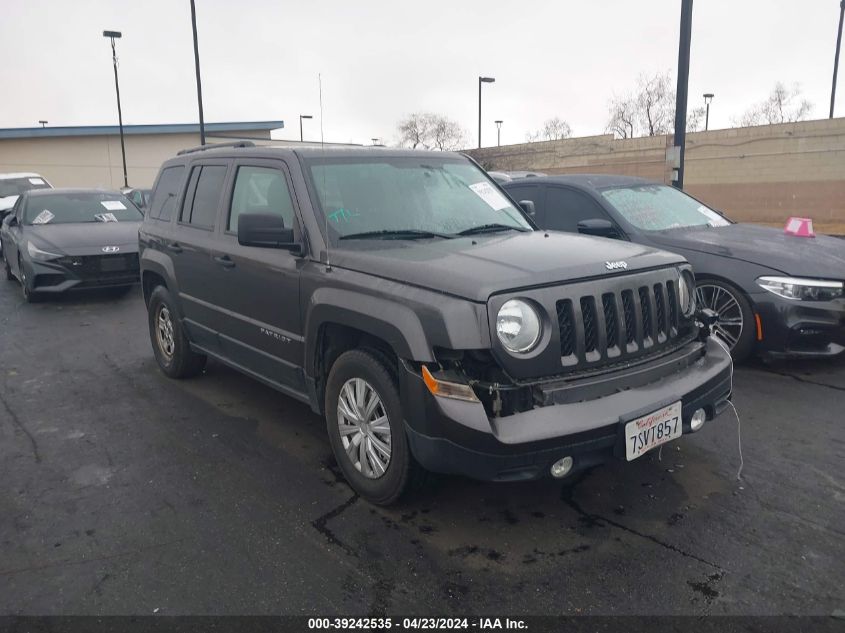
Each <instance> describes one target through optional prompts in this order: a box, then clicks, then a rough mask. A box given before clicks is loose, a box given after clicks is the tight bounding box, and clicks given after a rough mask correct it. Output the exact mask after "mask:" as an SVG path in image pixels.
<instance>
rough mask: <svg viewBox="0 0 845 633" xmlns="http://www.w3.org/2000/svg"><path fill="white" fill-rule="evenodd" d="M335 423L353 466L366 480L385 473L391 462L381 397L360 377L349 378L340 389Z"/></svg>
mask: <svg viewBox="0 0 845 633" xmlns="http://www.w3.org/2000/svg"><path fill="white" fill-rule="evenodd" d="M337 425H338V429H339V431H340V440H341V442H342V444H343V450H344V452H345V453H346V456H347V457H348V458H349V461H350V462H351V463H352V465H353V466H355V469H356V470H358V472H360V473H361V474H362V475H364V477H367V478H368V479H378V478H379V477H381V476H382V475H384V473H385V472H386V471H387V467H388V466H389V465H390V453H391V441H390V440H391V438H390V423H389V421H388V418H387V410H386V409H385V408H384V403H383V402H382V401H381V397H380V396H379V395H378V392H376V390H375V389H374V388H373V386H372V385H371V384H370V383H368V382H367V381H366V380H364V379H363V378H350V379H349V380H347V381H346V382H345V383H344V385H343V387H342V388H341V390H340V394H339V395H338V399H337Z"/></svg>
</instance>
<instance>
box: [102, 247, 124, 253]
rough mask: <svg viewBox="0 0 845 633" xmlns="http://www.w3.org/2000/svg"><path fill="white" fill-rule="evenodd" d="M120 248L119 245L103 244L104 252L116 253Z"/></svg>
mask: <svg viewBox="0 0 845 633" xmlns="http://www.w3.org/2000/svg"><path fill="white" fill-rule="evenodd" d="M119 250H120V246H103V252H104V253H116V252H117V251H119Z"/></svg>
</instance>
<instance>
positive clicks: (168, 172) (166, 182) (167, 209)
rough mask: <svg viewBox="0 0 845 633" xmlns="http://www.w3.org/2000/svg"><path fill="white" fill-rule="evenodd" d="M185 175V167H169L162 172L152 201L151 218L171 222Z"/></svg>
mask: <svg viewBox="0 0 845 633" xmlns="http://www.w3.org/2000/svg"><path fill="white" fill-rule="evenodd" d="M184 173H185V166H184V165H175V166H174V167H167V168H166V169H164V170H163V171H162V172H161V176H159V179H158V184H157V186H156V188H155V190H154V191H153V195H152V200H151V201H150V217H151V218H153V219H155V220H161V221H162V222H169V221H170V218H171V217H173V209H174V208H175V207H176V198H178V197H179V186H180V185H181V184H182V176H183V175H184Z"/></svg>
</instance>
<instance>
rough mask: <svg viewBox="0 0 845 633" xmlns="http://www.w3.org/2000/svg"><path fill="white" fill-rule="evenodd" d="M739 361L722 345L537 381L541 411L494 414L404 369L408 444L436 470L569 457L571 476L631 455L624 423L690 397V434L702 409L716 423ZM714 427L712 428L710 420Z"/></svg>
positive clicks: (501, 474) (512, 475)
mask: <svg viewBox="0 0 845 633" xmlns="http://www.w3.org/2000/svg"><path fill="white" fill-rule="evenodd" d="M731 371H732V368H731V359H730V356H729V355H728V354H727V353H726V352H725V350H724V349H723V348H722V347H721V346H720V345H719V344H718V343H716V342H715V341H713V340H710V339H708V340H706V341H705V342H700V341H692V342H690V343H689V344H688V345H686V346H685V347H684V348H682V349H681V350H678V351H676V352H675V353H673V354H671V355H669V356H666V357H663V358H660V359H658V360H654V361H650V362H648V363H644V364H642V365H639V366H636V367H633V368H625V369H620V370H618V371H617V372H610V373H607V374H602V375H597V376H593V377H586V378H582V379H578V380H571V381H565V380H561V381H559V382H554V381H547V382H543V383H538V384H537V385H535V387H534V401H535V403H536V405H535V406H534V408H532V409H530V410H527V411H522V412H518V413H514V414H512V415H507V416H504V417H495V416H489V415H488V411H487V410H486V409H485V407H484V405H483V404H482V403H481V402H469V401H462V400H456V399H452V398H444V397H439V396H435V395H432V393H431V392H430V391H429V389H428V388H427V387H426V386H425V384H424V382H423V379H422V376H421V375H420V374H419V373H417V372H416V371H415V370H414V369H413V368H412V367H410V366H409V365H403V369H402V371H401V383H402V384H401V393H402V399H403V409H404V411H405V416H406V420H405V422H406V430H407V435H408V441H409V443H410V447H411V451H412V452H413V454H414V457H415V458H416V459H417V461H418V462H420V464H421V465H422V466H423V467H425V468H426V469H428V470H431V471H434V472H440V473H450V474H459V475H465V476H468V477H472V478H474V479H481V480H490V481H514V480H530V479H537V478H540V477H545V476H547V475H548V473H549V472H550V468H551V465H552V464H554V463H555V462H557V461H558V460H560V459H562V458H564V457H567V456H568V457H571V458H572V459H573V462H574V466H573V468H572V472H575V471H577V470H581V469H583V468H586V467H588V466H591V465H594V464H597V463H601V462H603V461H608V460H610V459H614V458H621V459H624V458H625V449H624V435H623V431H624V427H625V423H626V422H629V421H631V420H634V419H636V418H638V417H640V416H643V415H647V414H649V413H651V412H653V411H656V410H658V409H660V408H662V407H665V406H668V405H670V404H672V403H674V402H678V401H680V402H681V403H682V423H683V432H684V433H689V432H690V430H691V429H690V419H691V418H692V415H693V413H694V412H695V411H696V410H698V409H703V410H704V411H705V413H706V415H707V420H713V419H714V418H715V417H716V416H718V415H719V413H721V412H722V410H723V409H724V408H725V407H726V406H727V402H728V399H729V398H730V395H731ZM705 426H707V425H706V424H705Z"/></svg>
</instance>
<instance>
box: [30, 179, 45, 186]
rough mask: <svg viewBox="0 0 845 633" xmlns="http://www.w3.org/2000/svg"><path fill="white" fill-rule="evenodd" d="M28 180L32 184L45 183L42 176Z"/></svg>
mask: <svg viewBox="0 0 845 633" xmlns="http://www.w3.org/2000/svg"><path fill="white" fill-rule="evenodd" d="M29 182H30V183H31V184H33V185H43V184H45V183H44V179H43V178H30V179H29Z"/></svg>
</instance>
